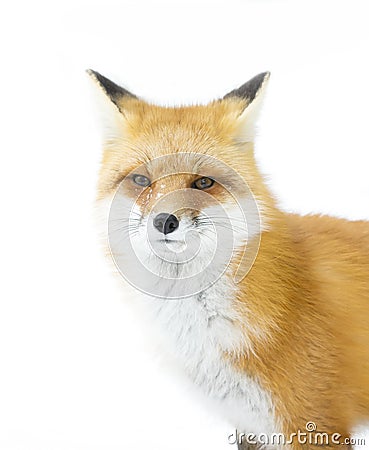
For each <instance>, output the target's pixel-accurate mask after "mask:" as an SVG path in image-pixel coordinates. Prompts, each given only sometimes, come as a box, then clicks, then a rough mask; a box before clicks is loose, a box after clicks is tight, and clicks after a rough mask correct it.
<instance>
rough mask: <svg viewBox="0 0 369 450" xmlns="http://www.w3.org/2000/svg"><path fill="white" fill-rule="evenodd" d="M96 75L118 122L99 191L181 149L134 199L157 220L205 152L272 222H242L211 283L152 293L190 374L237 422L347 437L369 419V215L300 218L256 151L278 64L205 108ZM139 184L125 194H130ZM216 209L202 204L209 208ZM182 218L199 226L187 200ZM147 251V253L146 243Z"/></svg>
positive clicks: (222, 196) (152, 304)
mask: <svg viewBox="0 0 369 450" xmlns="http://www.w3.org/2000/svg"><path fill="white" fill-rule="evenodd" d="M90 74H91V75H92V78H93V79H94V80H95V81H96V82H97V85H98V87H99V88H100V92H101V93H102V94H103V97H105V98H106V101H105V103H106V105H105V106H104V108H105V110H106V111H108V119H107V120H106V122H107V123H108V124H109V126H108V129H107V134H106V139H105V148H104V156H103V161H102V166H101V171H100V179H99V188H98V198H99V200H101V201H104V200H106V199H108V198H111V197H112V196H113V195H114V193H115V191H116V190H117V188H118V186H119V183H120V182H121V180H122V179H123V178H124V177H125V176H126V175H127V174H128V173H130V172H131V171H132V170H136V168H137V167H144V168H145V170H146V173H148V174H150V176H153V177H154V178H155V179H159V180H160V179H161V178H160V177H161V176H162V173H164V172H165V171H164V169H163V167H160V165H158V166H150V164H152V162H153V161H155V160H157V159H158V158H159V159H160V158H161V157H163V156H165V155H174V157H173V156H171V161H172V163H173V167H172V172H171V173H172V175H170V176H167V174H166V173H164V178H165V182H163V179H161V181H158V182H154V183H153V184H152V185H151V187H150V196H149V193H147V194H144V195H143V197H142V198H141V200H140V201H138V202H136V207H137V208H138V214H141V215H142V217H143V218H144V219H145V218H146V219H147V217H148V215H147V208H148V204H151V203H153V204H154V203H155V199H156V200H157V199H158V198H160V197H161V196H165V195H167V194H168V193H169V194H172V193H173V192H176V191H177V190H180V189H183V187H186V188H189V187H190V186H191V182H192V178H191V175H190V174H191V171H194V172H195V170H194V169H193V168H192V167H191V164H193V161H196V164H198V165H200V166H201V164H202V162H203V164H202V167H201V173H203V174H204V176H210V177H213V178H214V179H217V177H221V176H222V175H221V173H220V174H219V173H218V172H222V171H223V166H222V165H219V167H217V166H216V164H214V165H208V166H207V164H206V161H205V162H204V157H212V158H215V159H216V160H217V161H220V162H221V163H222V164H224V165H226V166H227V167H229V168H230V169H231V170H233V171H235V172H237V173H238V174H239V175H240V177H242V179H243V180H245V181H246V183H247V185H248V186H249V187H250V190H251V192H252V195H253V197H254V198H255V199H256V202H257V205H258V209H259V211H260V222H261V223H260V224H258V225H259V226H256V219H255V221H254V219H251V222H250V224H249V225H250V229H249V233H248V236H247V239H246V237H245V235H244V230H240V229H238V228H237V232H235V243H234V244H235V245H234V252H233V253H232V259H231V262H230V264H229V266H227V269H226V271H225V272H224V273H223V275H222V276H221V277H220V278H219V279H218V281H217V282H216V283H215V284H213V285H212V286H211V287H209V288H208V289H206V290H204V291H202V292H198V293H197V294H196V295H193V296H190V297H188V298H182V299H179V300H176V301H173V300H166V299H156V300H153V299H150V298H149V296H147V295H145V294H142V300H143V302H144V303H145V307H146V308H147V310H148V311H149V314H151V317H152V321H153V322H155V323H156V324H157V326H158V327H161V328H162V332H163V334H164V335H165V336H166V338H167V339H166V341H167V342H168V346H169V347H170V348H171V350H172V351H173V353H174V354H175V355H176V357H177V358H178V361H179V363H180V364H181V365H182V366H183V368H184V370H185V371H186V373H188V375H189V376H190V377H191V378H192V379H193V381H194V383H195V384H196V385H198V386H199V387H200V388H201V389H202V390H203V391H204V392H205V393H206V394H207V395H208V396H209V397H210V398H211V399H213V401H214V402H215V403H216V404H217V405H218V406H219V409H220V410H221V411H222V413H223V414H224V415H225V416H226V417H227V418H228V419H229V420H230V421H231V422H232V423H233V425H234V426H236V427H238V428H239V430H240V431H243V432H254V433H269V434H270V433H272V432H283V433H285V434H286V435H289V434H290V433H296V432H297V430H302V431H305V425H306V423H307V422H311V421H313V422H315V423H316V424H317V426H318V430H319V431H322V432H327V433H330V434H332V433H340V434H341V435H342V436H349V435H350V431H351V430H352V428H353V427H354V426H356V425H358V424H360V423H363V422H364V421H366V420H368V418H369V223H368V222H365V221H357V222H351V221H347V220H343V219H335V218H331V217H325V216H317V215H314V216H304V217H302V216H298V215H294V214H287V213H285V212H283V211H281V210H279V209H278V208H277V207H276V204H275V201H274V199H273V196H272V194H271V193H270V192H269V190H268V188H267V185H266V184H265V182H264V179H263V176H262V175H261V174H260V172H259V170H258V169H257V165H256V162H255V159H254V153H253V133H254V132H253V130H254V124H255V120H256V114H257V111H258V109H259V106H260V102H261V99H262V95H263V92H264V87H265V84H266V81H267V79H268V75H267V74H262V75H263V76H262V77H260V78H259V79H258V80H256V78H255V79H254V81H253V84H252V83H251V84H250V85H249V86H246V85H245V86H246V87H247V89H243V90H242V89H241V90H238V91H233V93H231V94H232V95H228V96H226V97H225V98H224V99H222V100H218V101H214V102H212V103H210V104H208V105H205V106H190V107H178V108H165V107H159V106H155V105H150V104H148V103H146V102H144V101H142V100H140V99H138V98H137V97H135V96H133V95H132V94H130V93H128V92H127V91H125V90H122V91H119V90H117V89H114V86H115V85H114V84H113V85H107V83H106V82H105V81H104V80H106V79H103V77H101V76H100V75H99V74H96V73H95V72H90ZM255 80H256V81H255ZM250 89H251V90H253V91H250ZM250 92H251V94H252V95H251V94H250ZM189 154H190V155H191V156H192V158H189V159H188V158H187V157H185V156H183V155H189ZM176 155H177V157H176ZM194 158H195V159H194ZM189 161H190V162H189ZM170 164H171V163H169V165H170ZM181 164H182V165H183V164H184V165H186V164H188V165H189V167H187V170H188V173H189V175H188V174H185V175H183V174H182V173H178V174H177V175H176V173H175V172H176V167H178V166H181ZM165 170H168V167H166V168H165ZM197 170H198V168H196V173H198V172H197ZM163 171H164V172H163ZM207 171H208V173H206V172H207ZM217 171H218V172H217ZM153 174H154V175H153ZM223 175H224V174H223ZM225 178H227V174H225ZM230 186H231V189H232V188H233V191H236V193H237V195H238V197H239V198H243V199H245V201H246V204H247V199H250V197H249V193H247V192H241V191H240V192H237V189H238V187H237V185H235V186H232V180H231V181H230ZM212 189H213V191H209V194H211V195H212V196H213V197H214V198H216V199H217V201H218V202H220V203H221V204H223V205H225V206H226V207H229V208H231V210H232V201H231V199H230V197H229V196H228V194H227V193H224V192H223V191H222V189H220V188H217V187H216V186H215V188H212ZM130 195H131V194H130V193H129V191H127V192H125V193H124V194H123V196H125V198H126V200H127V198H128V199H129V198H130ZM132 198H133V195H132ZM180 201H181V200H180V197H177V202H179V203H180ZM213 207H214V205H212V204H211V202H210V204H208V205H200V209H201V210H202V211H206V210H207V208H210V210H211V208H213ZM229 215H230V216H232V217H235V215H236V213H235V212H232V213H229ZM210 216H211V214H210ZM182 220H183V221H184V223H185V220H187V221H188V223H189V227H191V220H193V217H192V216H191V214H190V213H189V212H188V211H187V212H186V211H185V212H184V213H183V216H182ZM235 220H239V218H238V219H237V217H235ZM235 223H237V222H235ZM145 226H147V224H146V225H145ZM236 227H237V226H236V225H234V230H236ZM141 231H142V228H141ZM208 231H209V230H208V229H204V233H206V232H208ZM203 239H205V238H203ZM143 240H144V239H143V238H142V237H141V238H140V239H139V242H138V245H139V246H140V245H141V243H142V242H143ZM220 245H222V243H220ZM245 246H247V247H251V248H252V246H255V248H256V247H259V246H260V248H259V250H258V252H257V257H256V259H255V261H254V262H253V264H252V266H251V268H250V270H245V273H247V275H246V276H245V277H244V278H243V279H242V280H241V281H240V282H237V281H238V280H237V278H236V276H235V274H236V273H237V271H238V270H239V269H240V267H241V268H242V265H243V264H247V261H246V262H245V260H243V259H242V255H241V253H242V252H241V251H240V250H242V248H243V247H245ZM138 251H142V252H143V253H145V252H147V251H148V250H147V248H146V247H145V246H144V244H143V243H142V248H141V249H140V250H138ZM204 251H205V252H207V251H210V250H206V248H205V250H204ZM205 256H206V253H205ZM127 263H128V262H127ZM170 270H171V266H168V271H169V272H170ZM207 274H208V275H207V276H209V277H210V275H211V274H210V272H207ZM174 284H175V281H174ZM291 446H292V448H296V449H297V448H300V447H301V448H302V447H303V448H307V447H309V445H305V446H304V445H301V444H299V443H298V442H296V441H295V442H293V443H292V444H291ZM332 446H333V445H332Z"/></svg>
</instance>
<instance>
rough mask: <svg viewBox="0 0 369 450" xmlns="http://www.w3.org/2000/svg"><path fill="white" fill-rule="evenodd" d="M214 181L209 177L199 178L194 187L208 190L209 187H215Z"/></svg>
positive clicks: (193, 184)
mask: <svg viewBox="0 0 369 450" xmlns="http://www.w3.org/2000/svg"><path fill="white" fill-rule="evenodd" d="M213 184H214V180H213V179H212V178H209V177H202V178H198V179H197V180H195V181H194V182H193V183H192V186H191V187H193V188H194V189H208V188H209V187H211V186H213Z"/></svg>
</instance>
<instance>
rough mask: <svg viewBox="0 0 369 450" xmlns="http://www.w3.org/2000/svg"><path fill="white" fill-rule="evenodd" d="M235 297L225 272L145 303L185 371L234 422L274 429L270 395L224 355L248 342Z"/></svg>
mask: <svg viewBox="0 0 369 450" xmlns="http://www.w3.org/2000/svg"><path fill="white" fill-rule="evenodd" d="M231 302H232V290H231V289H230V288H229V287H228V286H227V283H226V282H225V277H224V278H223V280H222V279H220V280H218V282H217V283H216V284H214V285H213V286H212V287H211V288H209V289H208V290H207V291H206V293H203V294H200V295H197V296H193V297H189V298H184V299H179V300H162V299H154V298H148V299H145V303H146V305H145V306H146V307H148V308H149V309H150V312H151V314H152V315H153V316H154V317H152V320H153V321H154V322H156V323H158V324H159V326H160V328H161V330H160V332H161V333H164V338H165V341H166V342H167V343H168V345H169V346H170V350H171V351H172V352H173V353H174V355H175V357H176V358H177V359H178V360H179V362H180V363H181V365H182V366H183V367H184V369H185V371H186V373H187V374H188V375H189V377H190V378H191V379H192V380H193V382H194V383H195V385H196V386H198V387H199V388H200V389H201V390H202V391H203V392H204V393H205V394H206V396H207V397H208V398H209V399H210V400H211V402H212V404H214V406H217V407H218V409H219V410H220V411H221V413H222V414H223V416H224V417H225V418H226V419H227V420H228V421H229V422H230V424H231V425H232V426H235V427H237V428H238V430H240V431H243V432H250V433H255V434H259V433H273V432H276V427H275V424H274V418H273V417H274V414H273V403H272V400H271V398H270V395H269V394H268V393H267V392H265V391H264V390H263V389H262V388H261V387H260V385H259V384H258V382H257V380H253V379H251V378H250V377H249V376H248V375H247V374H243V373H240V372H238V371H237V370H236V369H235V368H234V367H233V366H232V365H231V364H230V363H229V362H228V361H227V360H226V359H225V358H224V354H223V352H224V351H227V350H228V351H229V350H238V349H240V348H242V347H245V344H246V348H247V336H245V335H244V334H242V333H241V331H240V329H239V327H238V326H237V322H238V321H239V317H237V316H236V314H237V313H236V312H235V310H234V308H232V305H231Z"/></svg>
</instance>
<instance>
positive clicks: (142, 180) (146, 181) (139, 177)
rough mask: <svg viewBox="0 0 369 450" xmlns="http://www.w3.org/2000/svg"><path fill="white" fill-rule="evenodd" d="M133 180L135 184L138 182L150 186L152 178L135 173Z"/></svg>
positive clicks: (140, 184)
mask: <svg viewBox="0 0 369 450" xmlns="http://www.w3.org/2000/svg"><path fill="white" fill-rule="evenodd" d="M132 180H133V182H134V183H135V184H138V185H139V186H143V187H146V186H150V184H151V182H150V180H149V179H148V178H147V177H145V175H138V174H135V175H133V177H132Z"/></svg>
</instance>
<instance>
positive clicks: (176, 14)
mask: <svg viewBox="0 0 369 450" xmlns="http://www.w3.org/2000/svg"><path fill="white" fill-rule="evenodd" d="M0 22H1V23H0V34H1V36H0V38H1V41H0V42H1V44H0V45H1V54H0V58H1V59H0V62H1V66H2V67H1V73H0V77H1V83H0V108H1V133H0V140H1V147H0V150H1V160H0V171H1V173H0V183H1V194H2V204H1V211H2V218H1V225H2V232H1V235H0V239H1V242H0V253H1V258H2V272H1V273H2V276H1V283H0V285H1V287H0V289H1V297H0V298H1V307H0V308H1V310H0V364H1V367H0V449H1V450H59V449H63V450H64V449H65V450H72V449H73V450H74V449H76V450H80V449H81V450H82V449H83V450H85V449H86V450H87V449H88V450H95V449H101V450H112V449H114V450H115V449H127V450H135V449H143V448H145V449H146V448H150V449H151V450H189V449H191V450H204V449H212V450H221V449H223V450H225V449H229V448H234V447H230V446H229V445H228V444H227V436H228V434H229V432H231V431H232V428H231V426H230V425H229V424H226V423H223V422H222V421H220V419H217V418H215V417H213V416H212V415H211V413H210V412H209V411H207V410H206V409H205V408H204V407H203V406H202V404H201V403H200V402H198V401H197V399H196V398H195V397H193V396H192V394H191V393H190V391H189V388H188V387H187V386H186V385H185V384H184V383H182V382H177V381H175V380H176V377H174V376H172V375H171V371H170V370H169V369H168V367H167V366H166V365H165V364H164V363H163V362H161V361H160V358H159V357H158V355H156V354H155V352H153V351H152V349H151V346H150V345H149V343H148V339H147V338H146V337H145V332H144V331H145V330H143V329H142V327H141V322H140V320H139V318H136V317H135V316H133V315H132V313H131V311H130V308H129V303H130V299H124V298H122V294H121V291H120V290H119V282H118V283H116V282H114V280H113V277H112V276H111V274H110V273H109V271H110V269H109V268H108V266H107V264H106V262H105V261H104V259H103V257H102V256H101V251H100V248H99V243H98V239H97V232H96V229H95V225H94V220H93V200H94V195H95V183H96V177H97V170H98V162H99V158H100V129H99V122H98V114H97V112H96V110H95V103H94V101H93V98H92V88H91V85H90V82H89V80H88V78H87V76H86V74H85V73H84V70H85V69H86V68H88V67H91V68H93V69H95V70H98V71H100V72H102V73H103V74H105V75H106V76H108V77H110V78H112V79H113V80H115V81H116V82H119V83H121V84H123V85H124V86H125V87H128V88H129V89H130V90H132V91H133V92H134V93H136V94H137V95H140V96H143V97H144V98H147V99H149V100H152V101H157V102H159V103H161V104H179V103H191V102H206V101H208V100H210V99H213V98H216V97H218V96H222V95H224V94H225V93H226V92H228V91H229V90H231V89H233V88H234V87H237V86H238V85H240V84H242V83H243V82H245V81H246V80H247V79H249V78H250V77H252V76H253V75H255V74H256V73H258V72H260V71H264V70H271V72H272V78H271V82H270V88H269V91H268V95H267V98H266V104H265V108H264V111H263V115H262V117H261V120H260V124H259V125H260V126H259V139H258V143H257V157H258V160H259V162H260V166H261V167H262V169H263V170H264V172H266V173H268V174H269V175H270V179H271V186H272V188H273V189H274V192H275V193H276V195H277V196H278V198H279V199H280V202H281V205H282V206H283V207H284V208H286V209H288V210H294V211H300V212H310V211H319V212H324V213H331V214H336V215H339V216H344V217H349V218H369V201H368V200H369V177H368V163H369V156H368V155H369V135H368V105H369V83H368V80H369V64H368V59H369V58H368V47H369V27H368V10H367V1H355V0H347V1H339V0H334V1H331V0H325V1H324V0H320V1H317V2H315V1H313V0H309V1H298V0H293V1H283V0H243V1H235V0H224V1H220V0H218V1H216V0H212V1H202V2H201V1H195V0H187V1H173V0H172V1H151V2H150V1H139V0H137V1H131V2H130V1H124V0H121V1H119V2H118V1H116V2H113V1H85V2H83V1H74V2H71V1H64V2H48V3H46V2H45V3H40V2H37V1H32V2H27V3H26V2H12V3H10V2H7V3H6V6H5V2H4V3H3V5H2V7H1V14H0ZM174 441H175V442H174ZM367 444H368V445H367V448H369V437H368V440H367Z"/></svg>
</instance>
